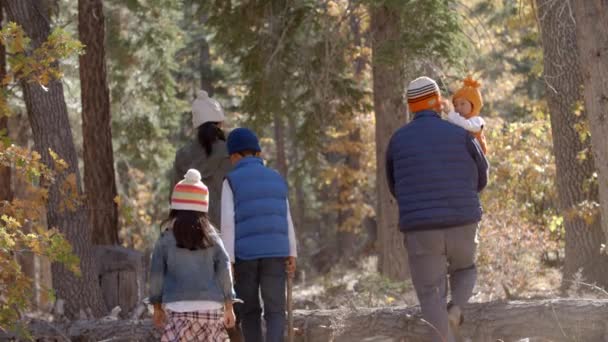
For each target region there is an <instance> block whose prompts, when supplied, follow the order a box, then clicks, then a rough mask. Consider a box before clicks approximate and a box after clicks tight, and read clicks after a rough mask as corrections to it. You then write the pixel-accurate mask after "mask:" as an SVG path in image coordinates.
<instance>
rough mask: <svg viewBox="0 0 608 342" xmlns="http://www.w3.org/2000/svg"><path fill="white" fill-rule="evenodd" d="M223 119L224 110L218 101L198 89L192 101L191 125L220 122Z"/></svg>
mask: <svg viewBox="0 0 608 342" xmlns="http://www.w3.org/2000/svg"><path fill="white" fill-rule="evenodd" d="M224 119H225V116H224V110H223V109H222V106H220V104H219V102H217V101H216V100H214V99H212V98H210V97H209V95H208V94H207V92H206V91H204V90H201V91H199V92H198V96H197V97H196V99H195V100H194V101H193V102H192V126H193V127H194V128H198V126H200V125H202V124H204V123H205V122H222V121H224Z"/></svg>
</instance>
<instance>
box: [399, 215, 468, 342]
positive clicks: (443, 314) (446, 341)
mask: <svg viewBox="0 0 608 342" xmlns="http://www.w3.org/2000/svg"><path fill="white" fill-rule="evenodd" d="M477 228H478V224H477V223H475V224H470V225H465V226H458V227H452V228H447V229H437V230H420V231H412V232H407V233H405V247H406V248H407V252H408V257H409V263H410V272H411V276H412V282H413V284H414V288H415V289H416V295H417V296H418V301H419V302H420V307H421V309H422V316H423V317H424V319H425V320H427V321H428V322H429V323H430V324H431V325H433V327H435V329H437V330H436V331H435V329H432V330H433V339H432V341H433V342H453V341H454V336H453V334H452V332H451V331H450V327H449V324H448V312H447V308H446V306H447V299H446V298H447V275H448V274H449V282H450V294H451V299H452V302H453V303H454V304H456V305H458V306H460V307H461V308H462V307H463V306H464V305H465V304H466V303H467V302H468V301H469V298H471V296H472V294H473V287H474V286H475V280H476V279H477V269H476V268H475V251H476V249H477V238H476V236H477Z"/></svg>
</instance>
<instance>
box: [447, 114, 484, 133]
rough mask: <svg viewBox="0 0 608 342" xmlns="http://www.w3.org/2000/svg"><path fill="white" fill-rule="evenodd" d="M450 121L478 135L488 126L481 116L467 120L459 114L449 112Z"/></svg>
mask: <svg viewBox="0 0 608 342" xmlns="http://www.w3.org/2000/svg"><path fill="white" fill-rule="evenodd" d="M448 121H449V122H451V123H453V124H454V125H456V126H460V127H462V128H464V129H466V130H467V131H469V132H473V133H478V132H479V131H481V130H482V129H483V127H484V126H485V124H486V122H485V121H484V119H483V118H482V117H480V116H474V117H472V118H470V119H467V118H465V117H463V116H462V115H460V114H458V113H457V112H449V113H448Z"/></svg>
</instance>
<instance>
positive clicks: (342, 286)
mask: <svg viewBox="0 0 608 342" xmlns="http://www.w3.org/2000/svg"><path fill="white" fill-rule="evenodd" d="M376 263H377V257H375V256H370V257H366V258H365V259H363V260H362V261H361V262H360V263H359V265H357V267H356V268H350V269H345V268H342V267H340V266H338V267H335V268H334V269H332V270H331V271H330V272H329V273H327V274H325V275H323V276H317V277H314V278H312V279H301V281H300V282H297V283H296V285H295V286H294V295H293V297H294V308H295V309H338V308H348V307H386V306H414V305H418V301H417V299H416V294H415V292H414V288H413V286H412V283H411V281H410V280H409V279H407V280H405V281H402V282H399V281H391V280H388V279H386V278H383V277H381V276H380V275H379V274H378V272H377V271H376ZM536 267H537V268H536V270H535V271H534V272H533V275H531V276H530V279H528V280H527V281H526V282H525V284H526V285H525V286H524V287H521V286H520V287H518V288H517V289H514V288H510V285H509V284H512V283H515V282H514V281H512V280H511V279H508V278H504V277H497V276H496V274H494V273H493V272H492V270H491V269H490V268H489V267H483V266H482V267H479V275H478V279H477V284H476V286H475V290H474V294H473V297H472V298H471V302H489V301H494V300H501V299H533V298H534V299H536V298H555V297H558V296H559V295H560V282H561V272H560V270H559V269H558V268H553V267H546V266H543V265H542V264H541V263H540V262H539V263H538V265H537V266H536Z"/></svg>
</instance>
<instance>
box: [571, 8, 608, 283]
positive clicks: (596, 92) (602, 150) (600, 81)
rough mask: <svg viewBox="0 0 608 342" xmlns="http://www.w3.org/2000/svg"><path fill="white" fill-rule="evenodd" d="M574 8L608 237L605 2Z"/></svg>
mask: <svg viewBox="0 0 608 342" xmlns="http://www.w3.org/2000/svg"><path fill="white" fill-rule="evenodd" d="M573 7H574V14H575V18H576V22H577V25H576V26H577V33H578V34H577V43H578V49H579V55H580V60H581V63H582V66H583V81H584V94H585V110H586V111H587V116H588V118H589V126H590V130H591V146H592V150H593V157H594V159H595V167H596V168H597V171H598V181H599V193H600V208H601V217H602V218H603V220H602V225H603V228H604V234H605V235H606V236H607V237H608V112H607V111H606V108H608V82H607V81H606V80H608V0H593V1H590V0H573ZM604 243H606V242H604ZM607 277H608V276H607Z"/></svg>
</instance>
